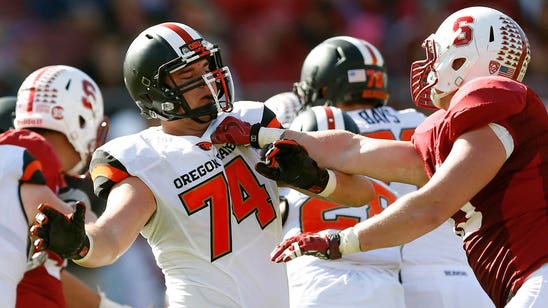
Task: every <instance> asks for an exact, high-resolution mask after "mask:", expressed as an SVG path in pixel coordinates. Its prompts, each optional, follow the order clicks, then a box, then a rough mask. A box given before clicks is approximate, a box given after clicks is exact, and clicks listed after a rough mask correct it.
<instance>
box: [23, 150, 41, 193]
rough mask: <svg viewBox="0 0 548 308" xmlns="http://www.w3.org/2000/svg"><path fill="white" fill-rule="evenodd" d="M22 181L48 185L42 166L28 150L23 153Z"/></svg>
mask: <svg viewBox="0 0 548 308" xmlns="http://www.w3.org/2000/svg"><path fill="white" fill-rule="evenodd" d="M20 181H21V182H23V183H32V184H40V185H45V184H46V178H45V177H44V174H43V173H42V164H41V163H40V161H38V160H37V159H36V158H34V157H33V156H32V155H31V154H30V153H29V152H28V151H27V150H25V151H24V152H23V175H22V176H21V179H20Z"/></svg>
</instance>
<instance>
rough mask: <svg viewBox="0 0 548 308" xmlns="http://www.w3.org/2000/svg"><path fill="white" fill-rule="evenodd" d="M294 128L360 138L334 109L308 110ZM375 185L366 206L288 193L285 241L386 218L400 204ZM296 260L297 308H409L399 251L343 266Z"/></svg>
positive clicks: (290, 268)
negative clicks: (344, 132) (393, 205)
mask: <svg viewBox="0 0 548 308" xmlns="http://www.w3.org/2000/svg"><path fill="white" fill-rule="evenodd" d="M279 104H284V102H282V101H279ZM290 129H292V130H297V131H318V130H328V129H344V130H348V131H350V132H353V133H359V129H358V127H357V126H356V124H355V123H354V121H353V120H352V118H350V116H349V115H348V114H346V113H345V112H344V111H342V110H341V109H339V108H336V107H332V106H314V107H311V108H307V109H305V110H304V111H302V112H301V113H300V114H299V115H298V116H297V117H296V118H295V119H294V121H293V123H292V125H291V127H290ZM372 185H373V187H374V188H375V192H376V196H375V198H374V199H373V200H371V201H370V202H369V203H368V204H366V205H364V206H361V207H349V206H346V205H341V204H337V203H333V202H329V201H326V200H322V199H318V198H313V197H310V196H307V195H305V194H303V193H300V192H299V191H297V190H294V189H290V190H288V191H286V192H285V193H284V194H283V197H285V200H286V204H287V209H286V211H287V214H286V215H287V220H286V221H285V222H284V225H283V227H284V238H288V237H291V236H295V235H297V234H300V233H304V232H318V231H321V230H326V229H329V232H336V231H340V230H342V229H345V228H347V227H350V226H353V225H355V224H356V223H358V222H360V221H363V220H366V219H368V218H369V217H371V216H374V215H376V214H378V213H380V212H381V211H382V210H383V209H384V208H386V207H387V206H388V205H389V204H390V203H391V202H393V201H394V200H396V198H397V196H396V193H395V192H394V191H392V190H391V189H390V188H389V187H388V186H387V185H386V184H384V183H382V182H380V181H376V180H372ZM280 195H282V192H280ZM295 261H296V262H290V263H287V274H288V280H289V294H290V303H291V305H290V306H291V307H326V308H327V307H405V303H404V295H403V288H402V286H401V284H400V282H399V280H398V273H399V269H400V263H401V257H400V247H398V246H396V247H390V248H383V249H377V250H373V251H369V252H364V253H357V254H352V255H347V256H345V257H343V258H342V259H340V260H339V261H337V262H330V261H328V260H321V259H318V258H314V257H311V256H307V257H303V258H299V259H297V260H295ZM320 277H321V279H320ZM364 286H367V288H364Z"/></svg>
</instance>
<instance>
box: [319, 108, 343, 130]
mask: <svg viewBox="0 0 548 308" xmlns="http://www.w3.org/2000/svg"><path fill="white" fill-rule="evenodd" d="M312 110H313V111H314V114H315V115H316V123H317V125H318V130H329V129H345V127H344V118H343V115H342V112H341V110H340V109H338V108H332V107H329V106H322V108H312Z"/></svg>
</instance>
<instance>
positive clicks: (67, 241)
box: [30, 201, 89, 260]
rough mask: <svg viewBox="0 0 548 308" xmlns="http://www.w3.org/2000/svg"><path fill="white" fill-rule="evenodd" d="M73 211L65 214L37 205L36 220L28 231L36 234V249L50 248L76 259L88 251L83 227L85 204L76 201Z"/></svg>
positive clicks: (43, 204)
mask: <svg viewBox="0 0 548 308" xmlns="http://www.w3.org/2000/svg"><path fill="white" fill-rule="evenodd" d="M75 207H76V209H75V211H74V213H71V214H68V215H65V214H63V213H61V212H59V211H57V210H56V209H54V208H52V207H50V206H49V205H47V204H45V203H42V204H40V205H39V206H38V214H36V221H35V222H34V224H33V225H32V227H31V228H30V233H31V234H32V235H33V236H37V237H38V239H37V240H35V241H34V247H35V250H36V251H41V250H45V249H47V250H50V251H53V252H55V253H57V254H59V255H60V256H61V257H62V258H64V259H74V260H78V259H81V258H83V257H84V256H85V255H86V254H87V253H88V251H89V238H88V237H87V235H86V231H85V228H84V219H85V214H86V206H85V204H84V203H83V202H81V201H78V202H76V204H75Z"/></svg>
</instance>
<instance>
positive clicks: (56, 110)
mask: <svg viewBox="0 0 548 308" xmlns="http://www.w3.org/2000/svg"><path fill="white" fill-rule="evenodd" d="M63 113H64V110H63V107H61V106H55V107H53V108H51V116H52V117H53V118H54V119H55V120H61V119H63V118H64V115H63Z"/></svg>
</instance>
